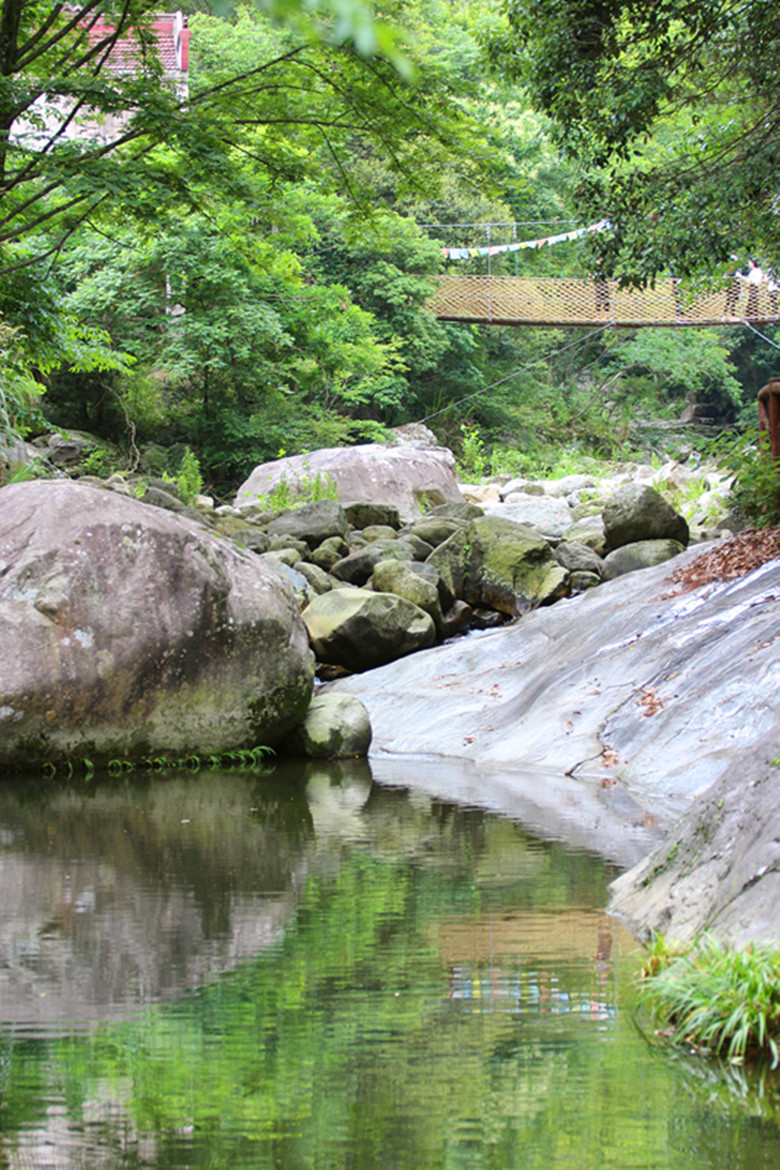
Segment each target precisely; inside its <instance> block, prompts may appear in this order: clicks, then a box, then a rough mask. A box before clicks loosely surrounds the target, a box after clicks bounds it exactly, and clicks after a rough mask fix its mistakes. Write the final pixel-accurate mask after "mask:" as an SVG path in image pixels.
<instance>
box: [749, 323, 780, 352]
mask: <svg viewBox="0 0 780 1170" xmlns="http://www.w3.org/2000/svg"><path fill="white" fill-rule="evenodd" d="M742 324H743V325H747V327H748V329H752V330H753V332H754V333H755V335H756V337H760V338H761V340H762V341H765V342H766V343H767V345H773V346H774V348H775V349H780V345H778V344H777V342H776V341H772V338H771V337H767V335H766V334H765V333H762V332H761V331H760V329H756V327H755V325H754V324H753V323H752V322H751V321H743V322H742Z"/></svg>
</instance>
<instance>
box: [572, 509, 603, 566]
mask: <svg viewBox="0 0 780 1170" xmlns="http://www.w3.org/2000/svg"><path fill="white" fill-rule="evenodd" d="M575 514H576V513H575ZM566 540H567V541H570V542H572V543H574V542H576V543H577V544H586V545H587V546H588V548H592V549H593V551H594V552H595V553H598V555H599V556H600V557H601V556H603V555H604V554H605V552H606V551H607V541H606V537H605V535H604V521H603V519H602V518H601V516H600V515H598V516H588V517H584V518H582V519H580V520H575V522H574V524H573V525H572V527H571V528H569V529H567V532H566Z"/></svg>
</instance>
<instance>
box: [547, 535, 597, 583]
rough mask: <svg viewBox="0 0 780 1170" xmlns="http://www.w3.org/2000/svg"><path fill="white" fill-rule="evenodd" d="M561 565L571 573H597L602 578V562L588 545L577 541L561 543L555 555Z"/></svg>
mask: <svg viewBox="0 0 780 1170" xmlns="http://www.w3.org/2000/svg"><path fill="white" fill-rule="evenodd" d="M553 555H554V556H555V559H556V561H557V562H558V564H559V565H563V567H564V569H568V570H569V572H570V573H595V574H596V575H597V576H601V572H602V560H601V557H600V556H599V555H598V553H595V552H594V551H593V549H592V548H589V547H588V545H587V544H580V543H579V542H578V541H576V540H572V541H566V540H564V541H561V543H560V544H559V545H558V547H557V548H556V549H555V552H554V554H553Z"/></svg>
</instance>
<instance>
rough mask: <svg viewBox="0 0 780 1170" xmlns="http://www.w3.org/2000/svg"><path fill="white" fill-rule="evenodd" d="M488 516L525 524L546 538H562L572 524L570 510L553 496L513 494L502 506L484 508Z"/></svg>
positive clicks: (562, 501)
mask: <svg viewBox="0 0 780 1170" xmlns="http://www.w3.org/2000/svg"><path fill="white" fill-rule="evenodd" d="M485 512H486V514H487V515H488V516H500V517H502V518H503V519H504V520H512V521H513V522H514V523H515V524H527V525H528V526H529V527H531V528H535V529H536V530H537V531H538V532H543V533H544V534H545V535H547V536H563V534H564V533H565V532H567V531H568V529H570V528H571V526H572V524H573V523H574V518H573V516H572V514H571V508H570V507H569V505H568V504H567V503H566V501H565V500H557V499H555V498H554V497H553V496H529V495H527V494H526V493H525V492H515V493H513V494H512V495H511V496H509V497H508V498H506V499H505V500H504V502H503V503H502V504H493V505H492V506H491V507H489V508H486V509H485Z"/></svg>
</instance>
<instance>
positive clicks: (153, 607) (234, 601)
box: [0, 480, 313, 765]
mask: <svg viewBox="0 0 780 1170" xmlns="http://www.w3.org/2000/svg"><path fill="white" fill-rule="evenodd" d="M0 646H2V656H1V657H0V763H6V764H9V763H14V764H19V765H23V764H40V762H41V761H43V760H57V759H67V758H81V757H82V756H88V757H89V758H91V759H93V760H94V761H95V762H98V761H100V760H105V759H108V758H128V759H135V758H137V757H139V756H141V755H145V754H147V753H152V754H162V755H165V754H170V753H176V754H181V753H185V754H186V753H189V752H192V753H196V754H204V753H220V752H223V751H227V750H229V749H231V748H235V747H237V746H241V745H247V744H258V743H266V744H273V743H275V742H276V741H277V740H278V739H280V738H281V737H282V736H283V735H284V734H286V732H287V731H289V730H290V729H291V728H292V727H294V726H295V725H296V723H298V722H299V720H300V719H301V718H302V717H303V715H304V714H305V711H306V708H307V706H308V703H309V700H310V697H311V688H312V680H313V658H312V654H311V651H310V649H309V646H308V640H307V636H306V629H305V627H304V625H303V623H302V622H301V620H300V618H299V616H298V613H297V610H296V606H295V602H294V599H293V596H292V591H291V589H290V587H289V586H288V585H287V584H286V582H285V581H284V580H283V578H282V577H281V576H280V574H279V572H278V571H277V570H275V569H274V568H273V566H271V565H269V564H268V563H266V562H264V561H263V560H261V559H260V558H259V557H256V556H255V555H254V554H252V553H245V552H242V551H240V550H239V549H237V548H235V547H233V546H231V545H229V544H228V543H227V542H225V541H224V540H221V539H220V538H219V537H216V536H212V535H211V534H209V533H208V532H206V531H205V530H204V529H203V528H201V527H200V526H199V525H198V524H196V523H193V522H191V521H189V520H186V519H182V518H180V517H177V516H174V515H173V514H172V513H169V512H166V511H164V510H162V509H160V508H152V507H148V506H147V505H144V504H141V503H139V502H138V501H136V500H131V499H127V498H126V497H124V496H120V495H115V494H113V493H109V492H104V491H100V490H97V489H94V488H92V487H87V486H84V485H81V484H78V483H74V482H72V481H68V480H66V481H57V482H53V481H38V482H35V483H22V484H16V485H11V486H9V487H5V488H3V489H2V490H0Z"/></svg>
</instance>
